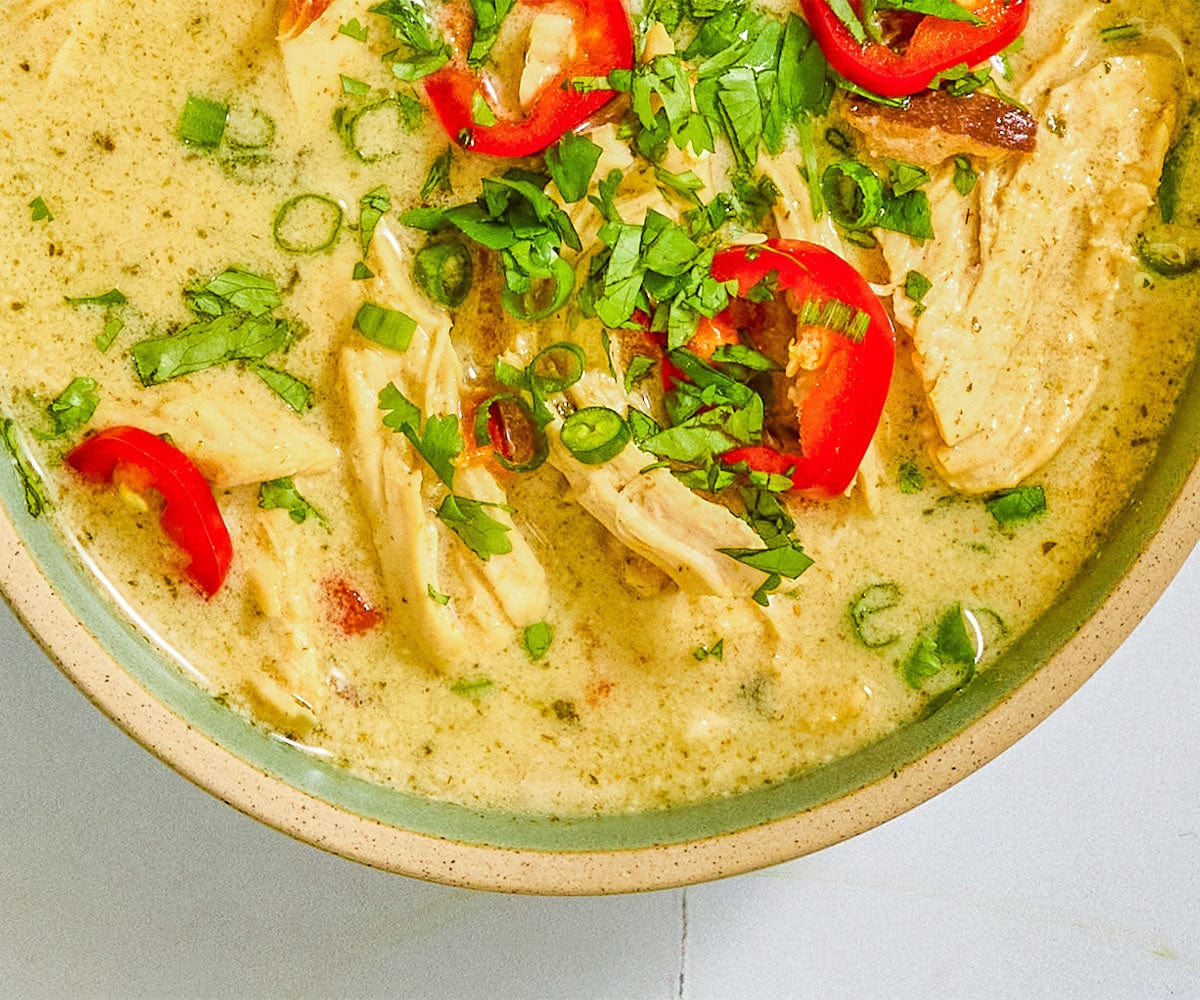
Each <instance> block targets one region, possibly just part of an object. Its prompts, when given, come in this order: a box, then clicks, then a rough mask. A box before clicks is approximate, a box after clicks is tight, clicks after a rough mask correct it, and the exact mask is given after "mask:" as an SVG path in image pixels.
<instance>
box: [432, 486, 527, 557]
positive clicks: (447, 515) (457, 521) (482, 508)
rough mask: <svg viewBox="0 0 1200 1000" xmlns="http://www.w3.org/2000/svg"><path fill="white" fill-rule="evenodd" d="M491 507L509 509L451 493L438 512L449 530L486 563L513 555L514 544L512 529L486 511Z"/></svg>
mask: <svg viewBox="0 0 1200 1000" xmlns="http://www.w3.org/2000/svg"><path fill="white" fill-rule="evenodd" d="M488 507H498V508H499V509H501V510H508V509H509V508H506V507H503V506H501V505H499V504H491V503H483V502H482V501H479V500H471V499H469V498H467V497H460V496H456V495H455V494H453V493H451V494H448V495H447V496H446V499H445V500H443V501H442V505H441V506H440V507H439V508H438V512H437V516H438V517H439V518H441V520H442V521H443V522H444V523H445V524H446V526H447V527H448V528H450V530H451V531H453V532H454V533H455V534H456V535H458V537H459V538H461V539H462V540H463V541H464V542H465V543H466V545H467V547H468V548H469V549H470V550H471V551H472V552H474V553H475V554H476V555H477V556H479V558H480V559H482V560H483V561H484V562H487V561H488V560H489V559H490V558H491V557H492V556H495V555H505V554H507V553H509V552H511V551H512V542H511V541H509V539H508V532H509V526H508V525H507V524H503V523H501V522H500V521H497V520H496V519H495V518H494V517H491V516H490V515H489V514H488V513H487V510H486V508H488Z"/></svg>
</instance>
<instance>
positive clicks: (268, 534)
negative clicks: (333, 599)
mask: <svg viewBox="0 0 1200 1000" xmlns="http://www.w3.org/2000/svg"><path fill="white" fill-rule="evenodd" d="M254 542H255V548H254V549H253V550H252V551H251V552H248V553H247V554H246V560H247V567H248V568H247V571H246V575H247V578H248V581H249V585H250V587H249V590H250V597H251V600H252V601H253V602H254V603H255V604H256V605H257V607H258V609H259V610H260V611H261V612H262V614H263V618H264V624H263V628H265V629H267V630H268V631H269V632H270V633H271V634H272V636H273V641H272V649H273V650H274V652H273V654H272V655H271V656H270V657H269V658H268V659H267V660H266V661H265V662H264V663H263V664H262V666H261V669H259V670H257V671H255V672H253V673H251V674H250V675H249V676H248V677H247V678H246V681H245V690H246V694H247V696H248V697H249V698H250V700H251V701H252V702H253V703H254V705H255V707H256V708H257V709H258V711H259V713H260V714H261V715H262V716H263V717H264V718H265V719H266V721H267V722H269V723H270V724H271V725H273V726H276V727H277V728H279V729H281V730H283V731H284V732H287V733H291V734H292V735H296V736H298V735H302V734H303V733H304V732H306V731H307V730H308V729H310V728H311V727H312V725H313V724H314V723H315V722H316V721H317V719H318V718H319V717H320V713H321V708H322V706H323V705H324V703H325V698H326V696H327V695H328V693H329V684H328V671H327V670H325V669H324V667H323V661H322V656H321V653H320V651H319V649H318V648H317V645H316V641H315V634H316V625H315V622H316V616H315V613H314V609H313V598H312V577H311V573H310V571H309V567H308V566H307V565H306V564H305V561H304V559H303V557H302V555H301V553H300V548H301V546H303V545H304V544H306V543H305V536H304V533H303V532H302V531H300V530H299V529H298V528H297V525H296V524H294V523H293V522H292V519H291V517H290V516H289V515H288V512H287V511H285V510H258V511H255V513H254Z"/></svg>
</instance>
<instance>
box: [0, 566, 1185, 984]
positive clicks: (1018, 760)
mask: <svg viewBox="0 0 1200 1000" xmlns="http://www.w3.org/2000/svg"><path fill="white" fill-rule="evenodd" d="M0 660H2V662H0V681H2V682H3V683H2V687H0V691H2V692H3V694H2V695H0V756H2V759H3V761H4V762H5V769H4V773H3V776H0V996H3V997H20V998H34V997H43V996H44V997H63V996H87V997H143V996H145V997H171V998H189V997H205V998H207V997H226V996H229V997H243V996H246V997H286V998H289V1000H292V998H308V997H339V998H341V997H389V996H396V997H431V998H443V997H444V998H455V1000H459V998H470V997H486V998H517V997H551V998H560V997H635V998H661V1000H668V998H678V997H684V998H687V1000H700V998H728V997H734V998H736V997H755V998H770V997H781V998H783V997H788V998H791V997H819V998H822V1000H824V998H834V997H853V998H869V997H915V998H922V1000H926V998H938V997H972V998H974V997H1054V998H1062V997H1105V998H1107V997H1139V998H1140V997H1168V996H1171V997H1200V553H1198V554H1193V556H1192V558H1191V559H1190V560H1189V562H1188V564H1187V565H1186V566H1185V568H1184V570H1183V572H1182V573H1181V574H1180V576H1179V578H1178V579H1177V580H1176V581H1175V583H1174V584H1173V585H1172V586H1171V588H1170V589H1169V590H1168V591H1167V594H1166V595H1165V596H1164V598H1163V599H1162V600H1161V601H1160V602H1159V604H1158V606H1157V607H1156V608H1155V609H1154V611H1153V612H1152V613H1151V614H1150V616H1149V617H1148V618H1147V619H1146V621H1145V622H1144V623H1143V624H1142V626H1141V627H1140V628H1139V629H1138V630H1137V632H1135V634H1134V635H1133V636H1132V637H1131V638H1130V639H1129V640H1128V641H1127V642H1126V643H1125V645H1124V646H1123V647H1122V648H1121V649H1120V651H1119V652H1118V653H1117V654H1116V655H1115V656H1114V657H1113V658H1112V660H1110V661H1109V663H1108V664H1106V665H1105V666H1104V667H1103V668H1102V669H1101V671H1100V672H1099V673H1098V674H1097V675H1096V677H1095V678H1093V679H1092V680H1091V681H1090V682H1089V683H1088V684H1087V685H1086V686H1085V687H1084V689H1083V690H1082V691H1081V692H1080V693H1079V694H1077V695H1076V696H1075V697H1074V698H1072V699H1071V700H1070V701H1069V702H1068V703H1067V704H1066V705H1065V706H1064V707H1063V708H1061V709H1060V710H1059V711H1058V712H1056V713H1055V714H1054V715H1053V716H1052V717H1051V718H1050V719H1049V720H1048V721H1047V722H1046V723H1044V724H1043V725H1042V726H1040V727H1039V728H1038V729H1036V730H1035V731H1034V732H1033V733H1032V734H1031V735H1029V736H1028V737H1026V738H1025V739H1024V740H1022V741H1021V742H1020V743H1018V744H1017V746H1016V747H1014V748H1013V749H1012V750H1010V751H1009V752H1007V753H1006V754H1004V755H1003V756H1002V757H1000V758H999V759H998V760H996V761H994V762H993V763H991V764H989V765H988V766H986V767H985V768H983V769H982V770H981V771H979V772H977V773H976V774H974V775H972V776H971V777H969V778H967V779H966V780H965V781H963V782H962V783H961V784H959V785H957V786H956V787H955V788H953V789H951V790H950V791H948V792H946V793H945V794H943V795H941V796H940V797H938V798H937V799H934V800H933V801H932V802H928V803H926V804H925V805H923V806H921V807H920V808H918V809H916V810H914V811H913V812H911V813H909V814H907V815H906V816H902V817H900V818H899V819H896V820H893V821H892V822H891V823H888V824H886V825H885V826H883V827H881V828H879V829H876V830H873V831H871V832H869V833H866V834H863V835H862V836H860V837H857V838H855V839H854V840H852V841H849V842H847V843H845V844H841V845H839V846H837V847H834V848H831V849H829V850H826V851H823V852H821V853H819V854H816V855H814V856H811V857H808V858H803V859H800V860H799V861H794V862H792V863H790V864H786V865H781V866H779V867H777V868H773V869H769V870H767V871H764V872H761V873H757V874H753V875H746V876H742V877H739V878H735V879H729V880H727V881H724V882H720V883H715V884H710V885H705V886H700V887H694V888H690V889H687V890H674V891H669V892H660V893H654V894H649V895H643V896H626V897H618V898H608V899H530V898H517V897H505V896H495V895H487V894H483V893H474V892H469V891H465V890H459V889H448V888H443V887H441V886H434V885H425V884H423V883H419V882H414V881H410V880H407V879H403V878H400V877H397V876H393V875H387V874H383V873H381V872H376V871H372V870H369V869H367V868H363V867H360V866H357V865H355V864H353V863H350V862H347V861H342V860H340V859H338V858H334V857H331V856H328V855H325V854H322V853H321V852H319V851H317V850H315V849H313V848H310V847H307V846H305V845H303V844H300V843H296V842H294V841H292V840H289V839H288V838H287V837H285V836H283V835H282V834H279V833H276V832H275V831H273V830H270V829H267V828H266V827H263V826H260V825H259V824H257V823H256V822H254V821H253V820H250V819H247V818H246V817H244V816H242V815H240V814H238V813H236V812H234V811H233V810H232V809H230V808H228V807H227V806H224V805H222V804H221V803H219V802H218V801H216V800H215V799H213V798H210V797H209V796H208V795H207V794H206V793H204V792H202V791H200V790H199V789H197V788H194V787H193V786H192V785H190V784H188V783H187V782H186V781H185V780H184V779H182V778H180V777H179V776H178V775H176V774H175V773H174V772H172V771H171V770H169V769H168V768H167V767H166V766H165V765H163V764H161V763H159V762H158V761H156V760H155V759H153V758H152V757H150V756H149V755H148V754H147V753H145V752H144V751H143V750H142V749H141V748H139V747H138V746H136V745H135V744H134V743H133V742H131V741H130V740H129V739H127V738H126V737H125V736H124V735H123V734H122V733H120V732H119V731H118V730H117V729H116V728H115V727H113V726H112V725H111V724H110V723H109V722H108V721H107V720H106V719H104V718H103V717H102V716H101V715H100V714H99V712H97V711H96V710H95V709H93V708H92V707H91V705H89V704H88V703H87V701H86V700H85V699H84V698H83V696H82V695H80V694H79V693H78V692H77V691H75V689H74V688H73V687H71V685H70V684H69V683H68V682H67V681H66V680H65V679H64V678H63V677H62V676H61V675H60V674H59V673H58V671H57V670H55V669H54V667H52V666H51V664H50V663H49V662H48V661H47V659H46V658H45V656H43V655H42V653H41V652H40V651H39V650H38V648H37V647H36V646H35V645H34V643H33V642H32V641H31V640H30V639H29V638H28V637H26V636H25V635H24V633H23V632H22V631H21V630H20V627H19V626H18V625H17V624H16V623H15V622H14V621H13V619H12V617H11V615H10V614H8V613H7V612H6V611H4V612H0Z"/></svg>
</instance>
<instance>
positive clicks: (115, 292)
mask: <svg viewBox="0 0 1200 1000" xmlns="http://www.w3.org/2000/svg"><path fill="white" fill-rule="evenodd" d="M66 301H67V302H68V303H69V304H70V305H73V306H75V308H77V309H78V308H79V307H80V306H106V307H107V306H123V305H125V304H126V303H127V302H128V301H129V300H128V299H127V298H125V296H124V295H123V294H122V293H121V291H120V290H119V289H116V288H114V289H112V291H108V292H104V293H102V294H100V295H83V296H80V297H79V298H71V296H69V295H68V296H66Z"/></svg>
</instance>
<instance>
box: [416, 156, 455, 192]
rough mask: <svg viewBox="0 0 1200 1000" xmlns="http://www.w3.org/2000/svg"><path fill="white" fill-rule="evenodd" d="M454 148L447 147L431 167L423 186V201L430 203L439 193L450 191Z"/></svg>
mask: <svg viewBox="0 0 1200 1000" xmlns="http://www.w3.org/2000/svg"><path fill="white" fill-rule="evenodd" d="M452 153H453V147H452V146H447V147H446V151H445V152H444V153H442V154H441V155H440V156H438V158H437V159H436V160H434V161H433V163H431V164H430V165H429V173H427V174H426V175H425V181H424V183H423V184H422V185H421V200H422V201H428V200H429V199H430V198H432V197H433V196H434V195H435V194H436V193H437V192H438V191H449V190H450V160H451V156H452Z"/></svg>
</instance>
